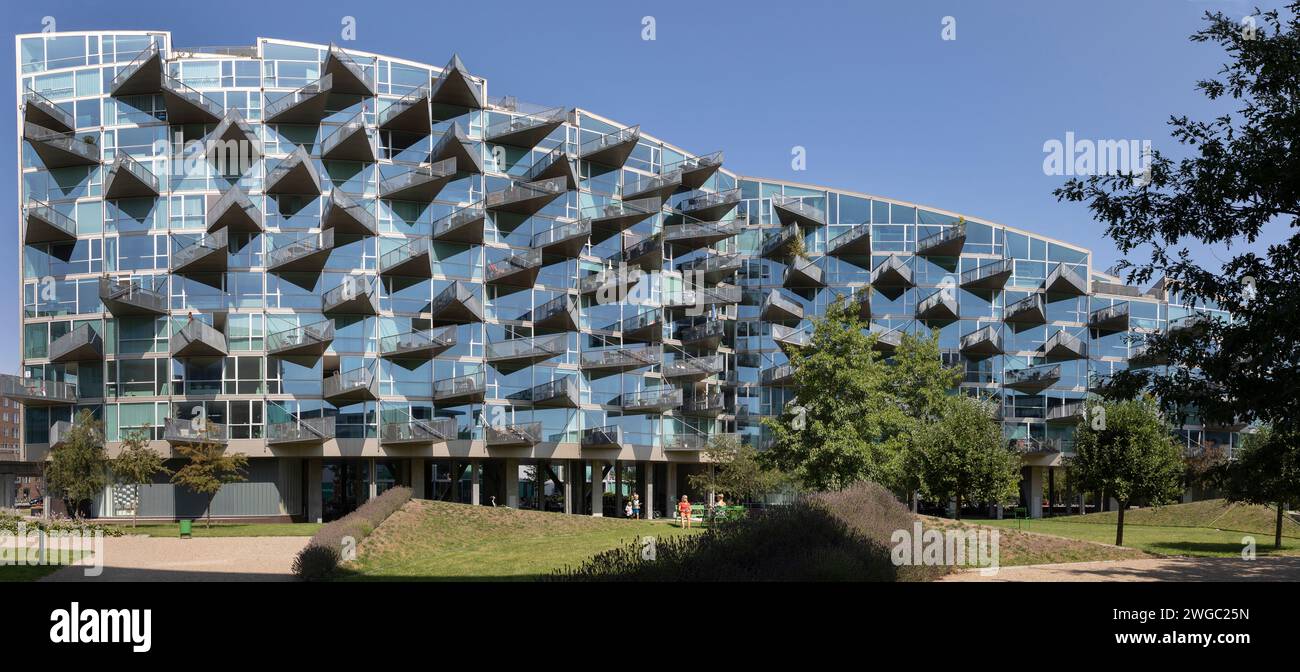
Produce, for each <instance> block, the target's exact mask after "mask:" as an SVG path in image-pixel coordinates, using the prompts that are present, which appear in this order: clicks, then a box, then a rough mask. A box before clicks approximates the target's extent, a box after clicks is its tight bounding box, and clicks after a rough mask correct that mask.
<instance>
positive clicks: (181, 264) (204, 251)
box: [172, 229, 230, 274]
mask: <svg viewBox="0 0 1300 672" xmlns="http://www.w3.org/2000/svg"><path fill="white" fill-rule="evenodd" d="M181 239H183V240H185V241H187V242H186V243H185V245H184V246H181V247H176V243H177V242H178V239H177V237H176V236H175V234H173V235H172V246H173V252H172V273H181V274H189V273H224V272H225V271H226V266H227V262H228V260H229V258H230V254H229V253H230V240H229V234H228V232H227V231H226V229H217V230H216V231H213V232H212V233H205V234H201V235H199V236H198V238H194V237H193V236H182V238H181Z"/></svg>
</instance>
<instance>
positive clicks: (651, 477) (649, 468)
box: [641, 462, 655, 520]
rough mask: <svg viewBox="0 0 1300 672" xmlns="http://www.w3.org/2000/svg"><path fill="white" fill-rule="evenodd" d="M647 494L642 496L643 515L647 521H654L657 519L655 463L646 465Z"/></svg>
mask: <svg viewBox="0 0 1300 672" xmlns="http://www.w3.org/2000/svg"><path fill="white" fill-rule="evenodd" d="M642 490H644V491H645V492H644V493H643V494H642V495H641V515H643V516H645V519H646V520H653V519H654V517H655V513H654V512H655V463H654V462H646V463H645V487H644V488H642Z"/></svg>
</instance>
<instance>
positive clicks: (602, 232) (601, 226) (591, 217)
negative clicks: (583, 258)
mask: <svg viewBox="0 0 1300 672" xmlns="http://www.w3.org/2000/svg"><path fill="white" fill-rule="evenodd" d="M661 208H662V204H661V203H660V202H659V200H658V199H654V198H648V199H645V198H643V199H641V200H637V201H610V202H609V203H604V204H601V205H592V206H588V207H585V208H583V209H582V210H581V211H580V213H579V219H581V220H584V221H586V222H588V223H589V224H590V225H591V235H592V241H593V242H596V243H599V242H602V241H605V240H607V239H609V238H610V237H612V236H615V235H618V234H619V233H622V232H624V231H626V230H628V229H630V228H632V227H633V226H635V225H637V224H639V223H641V222H644V221H645V220H647V219H649V218H650V217H653V216H654V215H656V214H658V213H659V211H660V209H661Z"/></svg>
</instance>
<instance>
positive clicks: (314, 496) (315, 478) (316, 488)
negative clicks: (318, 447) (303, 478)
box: [305, 457, 325, 523]
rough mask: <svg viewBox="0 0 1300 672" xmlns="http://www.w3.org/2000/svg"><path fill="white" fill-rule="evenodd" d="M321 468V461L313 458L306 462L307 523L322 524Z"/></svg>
mask: <svg viewBox="0 0 1300 672" xmlns="http://www.w3.org/2000/svg"><path fill="white" fill-rule="evenodd" d="M322 468H323V465H322V464H321V459H320V458H319V457H313V458H312V459H310V460H307V511H306V512H305V513H306V514H307V521H308V522H311V523H320V522H324V521H323V520H322V518H324V515H325V514H324V511H323V509H324V505H325V503H324V501H323V500H322V499H321V498H322V497H323V496H324V495H323V494H322V492H321V483H320V472H321V469H322Z"/></svg>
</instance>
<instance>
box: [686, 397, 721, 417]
mask: <svg viewBox="0 0 1300 672" xmlns="http://www.w3.org/2000/svg"><path fill="white" fill-rule="evenodd" d="M726 410H727V404H726V399H725V398H724V397H723V395H722V393H721V392H713V393H710V394H699V395H695V396H691V397H685V398H683V399H682V405H681V412H682V413H683V414H686V415H702V416H710V417H711V416H716V415H719V414H721V413H722V412H723V411H726Z"/></svg>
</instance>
